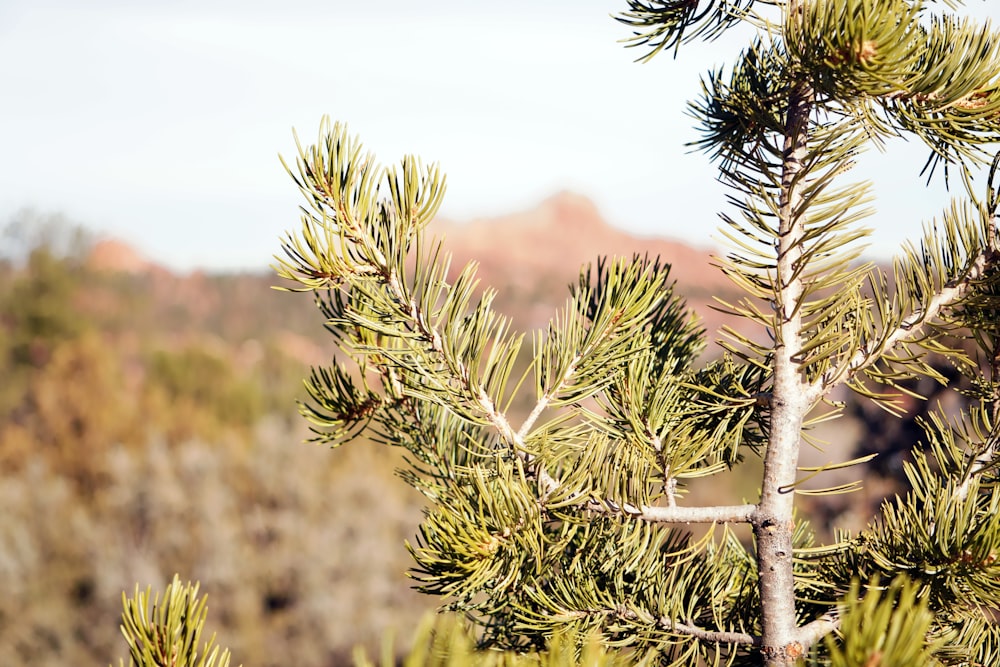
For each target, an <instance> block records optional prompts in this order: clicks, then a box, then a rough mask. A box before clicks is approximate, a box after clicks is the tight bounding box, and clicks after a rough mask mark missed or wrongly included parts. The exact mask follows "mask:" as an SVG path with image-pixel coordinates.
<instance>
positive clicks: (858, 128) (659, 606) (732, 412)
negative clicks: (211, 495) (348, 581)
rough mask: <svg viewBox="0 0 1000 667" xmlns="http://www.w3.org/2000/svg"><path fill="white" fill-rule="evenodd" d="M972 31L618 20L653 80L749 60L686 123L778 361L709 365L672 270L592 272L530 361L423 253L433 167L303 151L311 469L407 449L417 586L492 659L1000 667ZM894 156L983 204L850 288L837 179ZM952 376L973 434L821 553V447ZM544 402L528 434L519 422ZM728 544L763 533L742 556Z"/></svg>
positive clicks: (925, 450)
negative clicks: (325, 338)
mask: <svg viewBox="0 0 1000 667" xmlns="http://www.w3.org/2000/svg"><path fill="white" fill-rule="evenodd" d="M942 5H944V6H942ZM959 9H960V3H959V2H957V1H955V0H952V1H947V0H946V2H943V3H940V2H939V3H935V2H929V1H921V0H728V1H727V0H718V1H716V0H708V1H704V0H703V1H702V2H698V1H697V0H628V10H627V11H625V12H624V13H623V14H622V15H621V16H620V17H619V19H620V20H621V21H623V22H624V23H626V24H627V25H629V26H631V28H632V30H633V37H632V40H631V44H632V45H633V46H637V47H640V48H645V49H647V50H648V51H647V53H646V55H645V56H644V58H650V57H653V56H654V55H656V54H657V53H659V52H661V51H672V52H673V53H674V55H675V57H676V56H678V55H679V53H680V50H681V47H682V46H683V45H684V44H685V43H687V42H690V41H692V40H696V39H713V38H716V37H719V36H720V35H722V34H729V33H727V31H729V30H731V29H732V28H734V27H736V26H740V25H750V26H753V27H754V28H755V29H756V38H755V40H754V42H753V43H752V44H750V45H749V46H748V47H747V48H746V49H745V50H744V51H743V53H742V54H741V55H740V56H739V58H738V59H737V60H736V62H735V63H733V64H732V66H731V67H730V68H729V70H728V71H726V70H718V71H715V72H712V73H710V74H709V75H707V76H706V78H705V79H704V82H703V83H704V90H703V92H702V95H701V97H700V98H699V99H698V100H697V101H696V102H694V103H692V105H691V111H692V113H693V114H694V115H695V116H696V118H697V119H698V123H699V130H700V133H701V136H700V139H699V140H698V141H697V142H696V144H695V145H696V146H698V147H699V148H701V149H703V150H705V151H706V152H708V153H709V154H710V155H711V156H712V157H713V158H714V160H715V161H716V163H717V164H718V168H719V173H720V178H721V180H722V181H723V182H724V183H726V184H727V185H728V186H729V187H730V188H731V189H732V194H731V197H730V205H729V208H728V209H727V211H726V212H723V213H722V214H721V219H722V233H723V234H724V235H725V236H726V237H727V238H728V240H729V242H730V246H729V251H728V253H727V254H726V255H725V256H724V257H722V258H720V260H719V263H720V267H721V270H722V271H724V272H725V274H726V275H727V276H729V277H730V278H731V279H732V281H733V283H734V284H735V285H737V286H738V287H739V288H740V289H741V290H742V292H743V294H744V296H743V297H742V298H741V299H740V300H737V301H735V302H732V303H724V304H720V307H722V308H724V309H726V310H728V311H729V312H730V313H732V314H734V315H736V316H738V317H741V318H744V319H745V320H748V321H749V322H752V323H754V324H755V325H756V326H757V327H759V329H760V330H761V331H762V332H763V333H766V336H761V337H750V336H745V335H741V334H739V333H737V332H736V331H735V330H730V331H728V333H727V337H726V338H725V339H724V340H723V341H722V346H723V348H724V350H725V354H723V355H722V356H721V357H720V358H719V359H717V360H716V361H713V362H711V363H708V364H707V365H701V366H699V364H698V362H697V360H698V358H699V355H700V352H701V351H702V349H703V346H704V344H705V341H704V332H703V331H701V330H700V328H699V326H698V324H697V321H696V320H695V319H693V317H692V315H691V314H690V313H689V312H688V311H687V309H686V308H685V305H684V303H683V301H682V299H681V298H680V297H679V296H678V295H677V294H675V293H674V291H673V288H672V283H671V282H670V279H669V267H668V266H665V265H663V264H661V263H660V262H658V261H656V260H651V259H649V258H643V257H632V258H612V259H601V260H598V261H597V262H596V264H595V265H593V266H591V267H587V268H585V270H584V271H583V272H582V274H581V276H580V277H579V280H578V281H577V282H576V283H575V284H574V285H573V286H572V288H571V290H570V295H569V298H568V301H567V303H566V306H565V307H564V308H563V309H562V310H560V311H559V312H558V313H556V314H555V315H554V316H553V318H552V320H551V322H550V323H549V325H548V327H547V328H545V329H544V330H543V331H539V332H536V333H534V334H532V335H530V336H525V335H522V334H519V333H517V332H515V331H513V330H512V327H511V325H510V322H509V320H507V319H506V318H505V317H503V316H502V315H500V314H499V313H497V312H496V311H495V310H494V309H493V307H492V301H493V297H494V293H493V292H492V291H490V290H489V289H486V290H482V291H480V289H479V284H478V282H477V279H476V269H475V266H474V265H471V266H467V267H465V268H464V269H463V270H461V271H460V272H458V273H457V275H455V276H454V277H453V276H452V274H451V273H450V263H449V256H448V254H447V251H446V248H445V247H444V245H443V243H442V242H441V241H439V240H435V239H431V238H429V237H428V234H427V233H426V226H427V223H428V222H429V221H430V220H431V219H432V218H433V217H434V215H435V212H436V211H437V210H438V207H439V205H440V203H441V200H442V197H443V195H444V189H445V180H444V177H443V176H442V175H441V173H440V171H439V169H438V168H437V167H436V166H424V165H423V164H422V163H421V162H420V161H419V160H418V159H416V158H412V157H405V158H403V159H402V161H401V163H400V164H399V165H398V166H395V167H390V168H383V167H381V166H379V165H378V164H377V163H376V162H375V160H374V159H373V158H372V157H371V156H370V155H368V154H367V153H365V152H364V150H363V149H362V147H361V145H360V143H359V142H358V141H357V140H356V139H354V138H352V137H351V136H350V135H349V134H348V133H347V131H346V130H345V128H344V127H343V126H341V125H339V124H335V125H330V124H329V123H324V124H323V125H322V127H321V129H320V135H319V140H318V142H317V143H316V144H315V145H311V146H307V147H302V146H301V145H300V146H299V154H298V159H297V160H296V163H295V165H293V166H291V167H290V169H289V171H290V173H291V174H292V176H293V177H294V178H295V181H296V183H297V185H298V187H299V188H300V190H301V192H302V194H303V195H304V197H305V200H306V205H305V206H304V207H303V209H302V210H303V213H302V227H301V230H300V231H299V232H298V233H297V234H292V235H289V236H288V237H287V239H286V241H285V243H284V250H285V255H284V256H283V257H282V258H280V259H279V266H278V270H279V274H280V275H281V276H283V277H284V278H288V279H291V280H293V281H296V282H297V284H298V289H302V290H308V291H312V292H314V293H315V296H316V300H317V304H318V306H319V309H320V310H321V311H322V314H323V316H324V318H325V319H326V323H327V327H328V329H329V331H330V333H331V335H332V336H334V337H335V338H336V340H337V342H338V344H339V346H340V347H341V348H342V350H343V352H344V354H343V355H342V358H341V361H339V362H337V363H335V364H333V365H331V366H330V367H322V368H316V369H314V370H313V372H312V375H311V377H310V378H309V380H308V381H307V386H308V388H309V392H310V394H311V400H310V401H309V402H308V404H306V405H305V406H304V407H303V411H304V413H305V414H306V416H307V417H308V418H309V419H310V420H311V421H312V423H313V426H314V430H315V433H316V439H317V440H319V441H321V442H325V443H330V444H332V445H340V444H343V443H347V442H349V441H351V440H352V439H355V438H356V437H357V436H358V435H359V434H361V433H366V434H368V435H369V436H370V437H371V438H372V439H374V440H376V441H379V442H382V443H385V444H387V445H392V446H396V447H401V448H403V449H404V450H405V454H406V460H407V467H406V469H405V470H403V471H402V473H401V475H402V476H403V478H404V479H405V480H406V481H407V482H408V483H410V484H412V485H413V486H414V487H415V488H416V489H418V490H420V491H421V492H422V493H423V495H424V496H425V497H426V499H427V503H428V510H427V512H426V517H425V520H424V521H423V523H422V525H421V526H420V528H419V534H418V536H417V538H416V540H415V542H414V543H413V544H412V545H410V550H411V552H412V555H413V558H414V561H415V566H414V569H413V572H412V576H413V577H414V578H415V579H416V581H417V582H418V584H419V586H420V587H421V588H422V590H424V591H426V592H428V593H431V594H435V595H439V596H442V598H444V600H445V602H444V605H443V606H444V608H445V609H449V610H454V611H458V612H462V613H464V614H465V615H467V616H468V617H469V618H471V619H473V620H475V621H476V622H477V623H478V624H479V625H480V626H481V636H480V643H481V644H482V645H483V646H486V647H493V648H504V649H511V650H515V651H532V650H536V649H541V648H542V647H544V646H545V645H546V644H547V643H548V642H549V640H550V639H551V638H552V637H553V636H575V637H595V636H596V637H598V638H599V640H600V641H601V642H602V643H603V644H604V645H606V646H607V647H616V648H620V649H622V650H627V651H630V652H631V655H632V656H633V657H634V659H635V660H636V661H638V660H640V659H644V660H647V661H649V662H651V663H653V664H665V665H666V664H669V665H694V664H698V661H699V660H702V661H704V662H705V663H707V664H732V665H751V664H766V665H769V666H782V665H792V664H798V663H800V662H805V663H807V664H820V665H822V664H832V665H867V666H872V665H882V666H885V665H917V664H943V665H995V664H1000V632H998V629H997V626H996V625H995V623H994V621H993V616H992V613H991V611H990V610H992V609H996V608H998V607H1000V585H998V584H997V582H998V581H1000V561H998V554H1000V518H998V514H1000V512H998V510H1000V485H998V484H997V482H998V473H997V461H998V454H997V449H998V447H997V443H998V428H997V423H998V420H1000V414H998V412H1000V317H998V315H1000V301H998V294H1000V288H998V285H997V280H996V278H995V276H996V275H997V271H996V266H997V262H998V259H1000V247H998V241H997V238H996V228H995V221H994V213H995V210H996V208H997V205H998V201H1000V199H998V194H997V192H996V191H995V190H994V185H993V184H994V181H995V176H996V172H997V168H998V160H993V161H992V165H991V162H990V154H989V152H988V151H989V149H990V146H991V144H992V143H995V142H996V141H997V140H998V139H1000V34H997V33H996V32H993V31H991V30H990V29H989V27H988V26H980V25H977V24H975V23H974V22H972V21H970V20H966V19H960V18H956V17H955V16H954V15H953V14H952V13H951V12H957V11H958V10H959ZM896 136H905V137H911V138H915V139H918V140H920V141H922V142H923V143H924V144H926V146H927V148H928V151H929V158H928V161H927V165H926V167H925V171H926V173H927V175H928V177H929V178H942V177H943V178H946V179H949V180H950V182H951V184H952V185H953V186H955V187H958V188H961V189H963V190H964V193H963V195H962V196H961V197H957V198H956V199H954V200H953V201H952V202H951V203H950V205H948V207H947V208H946V209H945V210H944V212H943V213H942V214H940V215H939V216H938V217H937V218H935V219H934V221H933V222H932V223H930V224H929V225H927V226H926V228H925V231H924V235H923V238H922V240H921V241H919V243H917V244H911V245H907V246H906V247H905V248H904V249H903V250H902V252H901V253H900V255H899V256H898V258H897V259H895V260H894V263H893V265H892V268H891V271H888V272H887V271H885V270H883V269H882V268H880V267H878V266H876V265H873V264H871V263H865V262H863V261H861V260H860V258H861V255H862V252H863V250H864V247H865V245H864V241H865V238H866V236H867V235H868V230H867V229H866V228H864V227H863V226H862V222H863V220H864V219H865V218H866V217H868V216H869V215H871V214H872V211H871V210H870V209H869V208H867V204H868V203H869V202H870V200H871V196H870V191H869V186H868V184H867V183H852V182H847V181H845V178H846V176H847V174H848V172H849V171H850V168H851V166H852V164H853V160H854V159H855V157H856V156H857V155H858V154H859V153H861V152H862V151H863V150H865V149H866V148H869V147H871V146H875V147H880V146H881V145H882V144H883V142H885V141H886V140H887V139H890V138H893V137H896ZM990 165H991V166H990ZM983 177H985V181H986V182H985V184H983V183H982V181H981V180H980V181H977V180H976V179H982V178H983ZM977 182H978V183H979V184H978V185H977ZM761 340H767V341H768V342H767V343H761V342H760V341H761ZM524 357H527V358H530V363H529V364H528V365H527V369H526V370H523V369H522V367H521V365H519V360H520V359H522V358H524ZM935 359H937V360H940V359H945V360H947V361H948V362H949V363H951V364H953V365H954V367H955V368H956V369H957V370H958V371H959V372H960V373H961V374H962V375H963V376H964V377H965V378H966V382H965V384H964V385H963V386H966V387H971V389H965V394H966V396H965V402H966V409H964V410H963V411H962V412H961V414H958V415H948V414H944V413H941V412H932V413H931V414H932V416H931V417H930V418H928V419H927V420H925V423H924V424H923V427H924V432H925V433H924V437H923V438H922V439H921V440H920V441H919V442H914V443H910V444H911V445H912V447H913V452H912V462H910V463H908V464H907V467H906V476H907V480H908V483H909V487H910V488H909V491H908V492H906V493H905V494H903V495H900V496H899V497H897V498H894V499H891V500H888V501H886V503H885V504H884V505H883V507H882V509H881V512H880V513H879V514H878V516H875V517H873V518H872V520H871V522H870V524H869V525H868V527H867V528H866V529H865V530H862V531H861V532H859V533H857V534H850V533H847V532H842V533H840V534H839V535H838V536H837V539H836V540H835V542H834V543H832V544H828V545H816V544H815V538H814V537H813V534H812V531H811V530H810V528H809V525H808V524H807V523H806V522H805V521H804V520H802V519H801V518H799V517H797V516H796V513H795V498H796V495H797V486H798V485H799V483H800V482H801V480H802V478H803V477H805V476H807V475H810V476H811V475H814V474H816V473H817V472H822V471H816V470H803V469H801V468H799V467H798V459H799V449H800V446H801V444H802V443H803V441H804V439H806V438H808V437H809V430H810V427H811V425H813V424H815V423H816V422H818V421H821V420H829V419H835V418H837V416H838V414H839V411H840V408H841V407H842V406H841V405H840V404H838V403H836V402H835V401H833V400H832V399H831V393H832V392H833V391H834V390H835V389H836V388H838V387H841V386H846V387H849V388H850V389H852V390H853V391H855V392H856V393H858V394H859V395H860V396H862V397H863V398H864V400H869V401H873V402H875V403H877V404H879V405H882V406H883V407H885V408H886V409H887V411H889V412H892V411H893V409H894V406H895V405H896V403H895V401H896V400H897V399H898V398H899V397H900V392H901V391H903V390H904V389H905V387H904V385H905V383H906V382H907V381H909V380H912V379H913V378H919V377H931V378H934V379H936V380H938V381H941V382H945V381H946V377H945V375H943V374H942V373H940V372H939V371H938V370H936V368H937V367H939V366H936V363H937V362H935V361H934V360H935ZM525 394H527V395H528V396H529V397H530V403H531V406H532V407H531V408H530V410H528V411H526V414H524V415H520V416H517V415H516V410H515V409H514V408H513V405H514V401H515V399H519V400H523V398H524V395H525ZM748 457H761V458H762V460H763V475H762V477H761V479H760V497H759V498H758V499H756V502H752V503H747V504H743V505H738V506H710V507H698V506H691V505H688V504H685V502H684V497H685V488H686V484H687V483H688V482H689V481H690V480H691V479H692V478H697V477H711V476H714V475H717V474H719V473H721V472H723V471H725V470H727V469H730V468H733V467H738V466H740V465H742V464H743V462H744V461H746V460H747V458H748ZM859 462H860V461H845V462H842V463H840V464H837V465H836V467H844V466H846V465H850V464H855V463H859ZM850 488H851V487H850V485H849V486H848V487H834V488H830V489H827V491H829V492H831V493H834V492H843V491H849V490H850ZM689 524H705V525H707V526H710V527H712V529H711V530H708V531H707V532H705V533H704V536H703V537H701V536H700V535H701V533H700V532H699V533H696V534H693V533H692V532H690V530H689ZM736 524H748V525H749V526H750V527H751V528H752V531H753V538H754V539H753V544H752V545H750V546H749V547H748V546H745V545H744V544H742V543H741V542H740V540H739V539H737V538H736V536H735V535H734V532H733V530H732V529H731V526H733V525H736ZM696 535H698V536H696ZM566 633H569V634H566Z"/></svg>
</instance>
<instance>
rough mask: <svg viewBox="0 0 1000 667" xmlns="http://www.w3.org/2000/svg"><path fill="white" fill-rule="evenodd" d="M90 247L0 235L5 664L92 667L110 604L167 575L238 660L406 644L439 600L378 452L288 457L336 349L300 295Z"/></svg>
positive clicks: (72, 235) (13, 230)
mask: <svg viewBox="0 0 1000 667" xmlns="http://www.w3.org/2000/svg"><path fill="white" fill-rule="evenodd" d="M99 245H100V243H97V242H95V241H94V240H93V239H90V238H88V237H87V236H86V235H85V234H83V233H82V232H81V231H80V230H78V229H77V228H75V227H73V226H72V225H71V224H70V223H68V222H67V221H66V220H64V219H62V218H59V217H58V216H44V215H39V214H36V213H32V212H30V211H26V212H24V213H22V214H21V215H20V216H19V218H18V219H17V220H16V221H14V223H12V224H10V225H8V226H7V228H6V230H5V231H4V236H3V244H2V247H3V253H2V259H0V377H2V378H3V381H2V382H0V507H2V513H3V521H2V522H0V587H2V590H3V591H4V595H2V596H0V664H2V665H19V664H23V665H27V664H31V665H34V666H36V667H42V666H48V665H52V666H55V665H60V666H63V665H68V664H104V665H107V664H108V663H109V662H111V660H112V659H113V658H116V657H117V656H120V655H125V645H124V642H123V641H122V639H121V635H120V633H119V630H118V624H119V618H120V615H121V595H122V592H123V591H131V590H132V589H133V588H134V586H135V585H136V583H140V584H141V585H142V586H143V587H145V586H146V585H148V584H149V585H152V586H154V587H160V588H162V586H163V585H164V584H165V583H166V582H168V581H170V579H171V577H172V576H173V574H174V573H180V575H181V576H182V577H184V578H190V579H196V580H200V581H201V582H202V590H203V591H205V592H207V593H208V595H209V613H210V616H209V624H210V626H211V627H212V628H213V629H214V630H217V631H218V633H219V637H220V640H224V641H225V643H226V644H228V645H229V646H230V647H231V648H232V649H233V651H234V654H235V656H236V658H237V661H241V662H243V664H245V665H247V667H250V666H251V665H293V664H294V665H330V664H343V663H344V662H347V661H348V658H349V655H350V651H351V649H352V647H353V646H354V645H355V644H357V643H361V644H364V645H367V646H369V647H376V646H377V645H378V643H379V639H380V637H381V635H382V634H383V632H384V631H386V630H388V629H391V628H397V629H398V633H399V634H400V635H401V636H409V634H410V632H411V630H412V629H413V628H415V627H416V625H417V622H418V619H419V617H420V616H421V615H422V614H423V612H425V611H426V610H427V609H429V608H432V607H433V606H434V601H433V600H429V599H425V598H424V597H423V596H420V595H418V594H417V593H415V592H413V591H411V590H410V589H409V586H408V584H407V580H406V579H405V576H404V573H405V571H406V568H407V565H408V555H407V554H406V551H405V547H404V540H405V539H406V538H407V537H409V536H411V535H412V534H413V532H414V527H415V526H416V524H417V522H418V521H419V520H420V507H421V505H420V502H419V499H418V498H417V497H416V494H415V493H413V492H412V491H411V490H410V489H409V488H408V487H406V486H405V485H404V484H402V483H401V482H399V481H398V480H395V479H393V469H394V468H395V465H396V461H395V459H394V458H393V456H394V453H393V452H391V451H388V450H386V449H385V448H371V447H351V448H348V449H346V450H345V451H343V452H339V453H338V455H332V454H331V453H330V452H329V451H328V450H326V449H325V448H322V447H317V446H314V445H309V444H303V440H304V439H305V438H306V437H307V436H308V433H307V431H306V430H305V428H304V426H303V422H302V420H301V419H300V418H299V417H298V415H297V411H296V403H295V399H296V398H297V397H298V396H299V394H300V393H301V392H300V387H301V386H302V383H301V378H302V377H304V376H305V374H306V373H307V371H308V368H307V367H308V364H309V363H315V362H319V361H322V360H323V355H324V351H325V353H326V354H329V353H330V350H329V349H326V348H325V346H328V345H329V341H328V339H327V337H326V336H325V335H324V331H323V328H322V322H321V321H320V319H319V318H318V317H317V315H316V311H315V308H314V306H313V304H312V302H311V300H310V298H309V297H305V296H300V295H288V294H283V293H280V292H276V291H275V290H272V289H270V286H271V285H272V284H273V283H274V282H275V281H274V279H273V278H272V277H271V276H269V275H268V274H267V273H265V272H261V273H260V274H258V275H204V274H190V275H186V276H176V275H173V274H171V273H169V272H167V271H165V270H163V269H160V268H158V267H154V266H149V267H142V268H140V269H138V270H136V268H135V267H132V269H131V270H118V269H116V268H114V267H111V268H109V267H107V266H103V265H101V263H99V262H96V261H94V258H95V257H97V255H98V253H97V252H96V250H97V249H98V246H99ZM375 517H377V520H373V518H375Z"/></svg>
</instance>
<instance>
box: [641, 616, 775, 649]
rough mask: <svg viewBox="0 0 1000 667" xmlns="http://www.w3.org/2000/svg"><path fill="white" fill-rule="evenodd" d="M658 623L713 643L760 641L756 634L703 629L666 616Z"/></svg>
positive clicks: (674, 630) (743, 644) (671, 629)
mask: <svg viewBox="0 0 1000 667" xmlns="http://www.w3.org/2000/svg"><path fill="white" fill-rule="evenodd" d="M659 624H660V626H661V627H662V628H664V629H665V630H669V631H670V632H676V633H679V634H682V635H687V636H689V637H694V638H695V639H700V640H701V641H703V642H712V643H715V644H739V645H741V646H761V643H762V642H761V638H760V637H759V636H757V635H751V634H747V633H745V632H723V631H718V630H705V629H704V628H699V627H698V626H696V625H688V624H687V623H678V622H677V621H671V620H670V619H669V618H666V617H664V618H661V619H660V620H659Z"/></svg>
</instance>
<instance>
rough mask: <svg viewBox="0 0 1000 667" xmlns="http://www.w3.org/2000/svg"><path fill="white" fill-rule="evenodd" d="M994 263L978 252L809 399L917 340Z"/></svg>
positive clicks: (994, 257) (987, 252)
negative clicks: (955, 278)
mask: <svg viewBox="0 0 1000 667" xmlns="http://www.w3.org/2000/svg"><path fill="white" fill-rule="evenodd" d="M998 260H1000V253H998V251H996V250H994V249H992V248H986V249H984V250H982V251H980V252H979V254H977V255H976V256H975V258H974V259H973V261H972V264H971V266H970V267H969V270H968V272H967V273H966V275H965V277H963V278H962V279H961V280H958V281H953V282H949V283H947V284H946V285H945V286H944V288H942V289H941V291H940V292H938V293H937V294H935V295H934V296H933V297H931V299H930V300H929V301H928V302H927V306H926V307H925V308H924V309H923V310H918V311H916V312H913V313H911V314H910V315H909V316H908V317H906V318H905V319H903V321H902V322H900V324H899V326H898V327H896V329H895V330H893V331H892V332H891V333H890V334H889V335H888V336H885V337H884V338H883V339H882V342H881V343H879V344H878V345H877V346H875V347H871V348H864V349H861V350H858V351H857V352H855V353H854V355H853V356H852V357H851V358H850V359H849V360H848V361H847V363H845V364H844V365H842V366H841V367H840V369H838V370H837V371H835V372H833V373H831V374H830V376H829V377H827V378H822V379H820V380H819V381H817V382H816V383H815V384H814V385H813V387H812V391H811V392H810V398H811V399H813V400H818V399H819V398H820V397H822V396H824V395H826V394H827V393H829V392H830V391H831V390H833V388H834V387H836V386H837V385H839V384H841V383H843V382H844V381H845V380H847V379H849V378H851V377H854V376H855V375H857V374H858V373H859V372H861V371H863V370H864V369H866V368H868V367H869V366H871V365H872V364H874V363H875V362H876V361H877V360H879V359H881V358H882V357H883V356H884V355H885V354H886V353H887V352H888V351H889V350H891V349H892V348H894V347H896V346H897V345H899V344H901V343H905V342H907V341H910V340H913V339H915V338H917V337H918V335H919V334H920V333H921V331H922V330H923V328H924V325H925V324H927V323H928V322H929V321H931V320H932V319H934V318H936V317H937V316H938V315H939V314H940V313H941V311H942V310H944V309H945V308H946V307H948V306H950V305H951V304H953V303H955V302H957V301H959V300H960V299H961V298H962V297H964V296H965V295H966V293H967V292H968V291H969V289H971V288H972V285H973V283H975V282H976V281H977V280H980V279H982V278H983V277H984V276H985V275H986V273H987V272H988V271H989V270H990V269H991V268H993V266H994V265H996V263H997V262H998Z"/></svg>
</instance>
